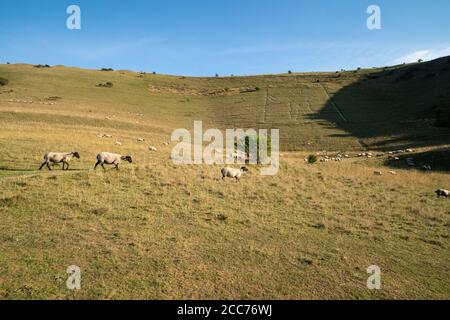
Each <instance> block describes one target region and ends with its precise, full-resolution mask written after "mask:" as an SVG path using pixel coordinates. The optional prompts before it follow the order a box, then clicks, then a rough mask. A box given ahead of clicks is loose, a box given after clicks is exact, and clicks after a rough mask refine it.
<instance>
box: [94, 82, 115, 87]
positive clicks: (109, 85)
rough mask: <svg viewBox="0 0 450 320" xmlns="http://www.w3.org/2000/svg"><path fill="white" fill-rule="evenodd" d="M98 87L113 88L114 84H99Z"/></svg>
mask: <svg viewBox="0 0 450 320" xmlns="http://www.w3.org/2000/svg"><path fill="white" fill-rule="evenodd" d="M96 87H103V88H112V87H113V83H112V82H106V83H99V84H97V85H96Z"/></svg>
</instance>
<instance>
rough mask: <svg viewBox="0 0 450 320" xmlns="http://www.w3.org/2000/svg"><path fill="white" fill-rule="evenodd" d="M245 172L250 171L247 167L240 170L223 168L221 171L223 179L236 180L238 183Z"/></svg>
mask: <svg viewBox="0 0 450 320" xmlns="http://www.w3.org/2000/svg"><path fill="white" fill-rule="evenodd" d="M245 172H248V169H247V168H246V167H241V168H240V169H234V168H230V167H226V168H222V170H221V173H222V179H225V177H228V178H235V179H236V182H238V181H239V179H240V178H241V176H242V175H243V174H244V173H245Z"/></svg>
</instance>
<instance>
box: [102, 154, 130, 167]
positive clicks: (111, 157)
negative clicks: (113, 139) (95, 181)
mask: <svg viewBox="0 0 450 320" xmlns="http://www.w3.org/2000/svg"><path fill="white" fill-rule="evenodd" d="M122 160H123V161H128V162H129V163H132V162H133V159H132V158H131V156H122V155H120V154H116V153H110V152H101V153H99V154H98V155H97V163H96V164H95V166H94V170H96V169H97V166H98V165H99V164H100V165H101V166H102V168H103V170H106V169H105V166H104V165H105V164H113V165H114V166H115V168H116V170H119V164H120V162H121V161H122Z"/></svg>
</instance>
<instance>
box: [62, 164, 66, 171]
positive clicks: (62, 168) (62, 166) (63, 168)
mask: <svg viewBox="0 0 450 320" xmlns="http://www.w3.org/2000/svg"><path fill="white" fill-rule="evenodd" d="M62 164H63V166H62V169H61V170H62V171H64V166H65V165H66V163H65V162H63V163H62Z"/></svg>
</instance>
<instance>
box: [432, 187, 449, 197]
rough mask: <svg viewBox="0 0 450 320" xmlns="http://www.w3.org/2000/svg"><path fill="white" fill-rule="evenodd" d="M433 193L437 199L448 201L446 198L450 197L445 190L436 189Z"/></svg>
mask: <svg viewBox="0 0 450 320" xmlns="http://www.w3.org/2000/svg"><path fill="white" fill-rule="evenodd" d="M435 192H436V194H437V196H438V198H440V197H444V198H447V199H448V197H450V191H448V190H445V189H437V190H436V191H435Z"/></svg>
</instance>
